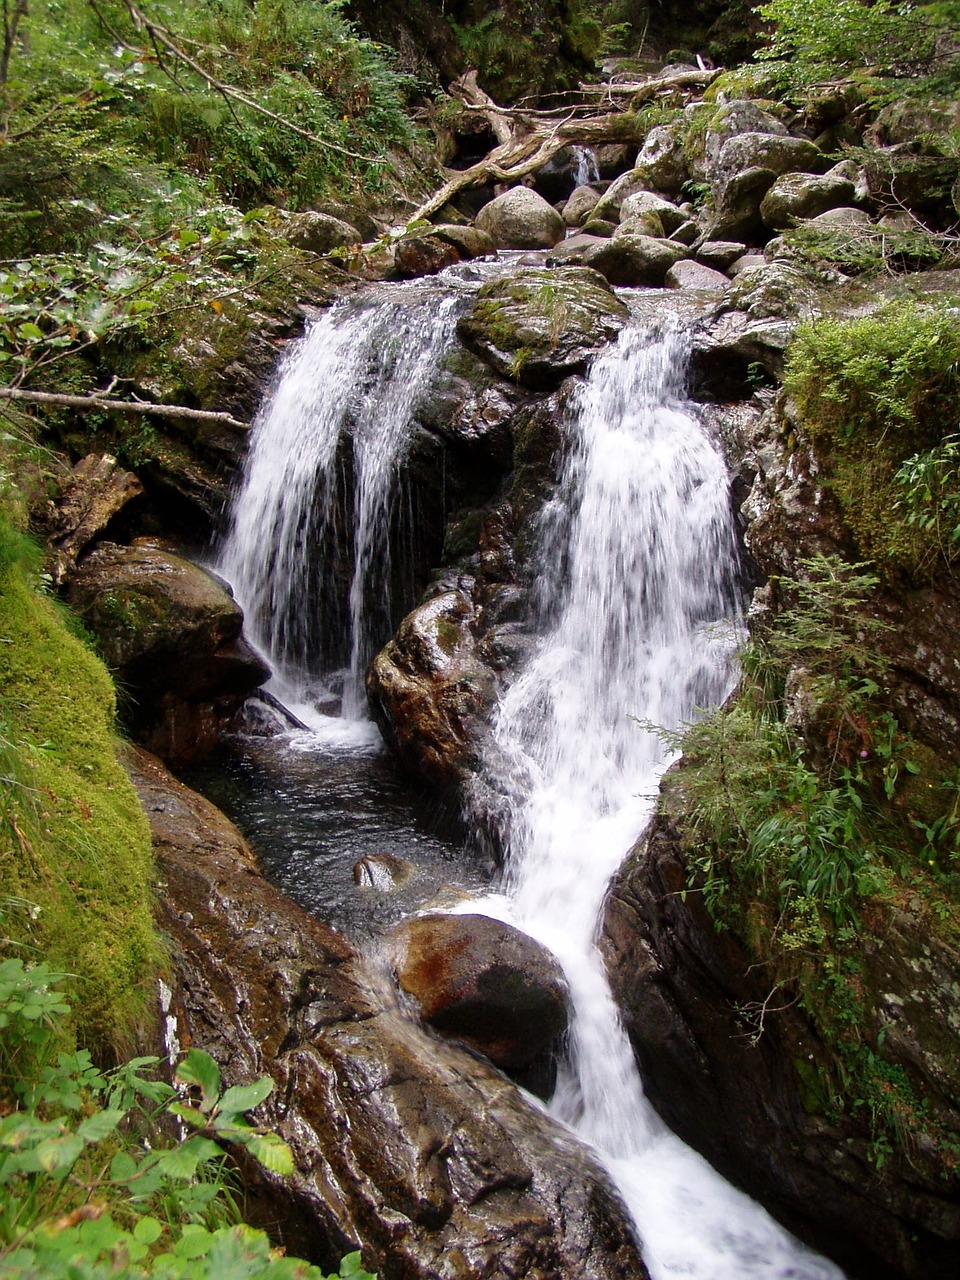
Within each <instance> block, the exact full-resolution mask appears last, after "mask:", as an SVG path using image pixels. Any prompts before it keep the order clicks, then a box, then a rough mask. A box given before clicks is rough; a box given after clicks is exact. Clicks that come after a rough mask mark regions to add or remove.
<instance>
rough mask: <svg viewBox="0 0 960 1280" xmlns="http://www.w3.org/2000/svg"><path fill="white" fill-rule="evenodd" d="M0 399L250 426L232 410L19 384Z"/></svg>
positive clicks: (1, 393) (0, 389) (4, 391)
mask: <svg viewBox="0 0 960 1280" xmlns="http://www.w3.org/2000/svg"><path fill="white" fill-rule="evenodd" d="M0 400H24V401H26V402H27V403H28V404H52V405H59V406H61V407H62V408H65V409H82V410H89V409H105V410H106V411H107V412H108V413H142V414H149V415H150V416H151V417H157V418H173V419H175V420H183V421H187V422H207V423H210V424H213V425H217V426H222V427H235V428H237V429H238V430H241V431H248V430H249V429H250V423H249V422H240V420H239V419H237V418H234V417H233V416H232V415H231V414H229V413H216V412H214V411H213V410H207V409H188V408H187V407H186V406H185V405H180V404H151V403H149V402H148V401H145V400H108V399H107V398H106V397H105V396H98V395H89V396H70V395H64V394H60V393H59V392H53V391H24V390H22V389H21V388H20V387H0Z"/></svg>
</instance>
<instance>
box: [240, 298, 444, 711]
mask: <svg viewBox="0 0 960 1280" xmlns="http://www.w3.org/2000/svg"><path fill="white" fill-rule="evenodd" d="M455 322H456V295H455V294H454V293H452V292H450V291H449V290H447V291H445V292H444V293H438V292H437V291H435V290H434V291H424V292H422V293H420V294H418V293H416V292H415V291H414V290H413V289H403V288H395V289H393V290H392V291H391V292H390V294H389V295H388V296H387V297H386V298H382V299H380V300H378V301H376V302H375V303H373V304H369V303H357V302H356V301H353V300H350V301H346V302H343V303H340V304H339V305H337V306H336V307H333V308H331V310H330V311H328V312H326V313H325V314H324V315H323V316H322V317H321V318H320V319H318V320H317V321H316V322H315V323H314V324H313V325H312V326H311V327H310V329H309V331H308V332H307V334H306V336H305V338H304V339H303V341H302V342H300V343H298V344H297V346H296V347H295V348H294V350H293V352H292V354H291V356H290V358H289V359H288V360H287V361H286V362H285V364H284V365H283V367H282V369H281V371H280V376H279V378H278V380H277V382H276V385H275V386H274V389H273V391H272V393H271V394H270V395H269V396H268V398H267V400H266V402H265V404H264V406H263V409H262V410H261V412H260V414H259V415H258V418H257V421H256V423H255V425H254V429H253V436H252V440H251V444H250V450H249V452H248V455H247V460H246V465H245V469H244V476H243V482H242V485H241V487H240V490H239V492H238V493H237V495H236V497H235V499H234V502H233V504H232V514H231V524H230V528H229V531H228V534H227V537H226V539H225V542H224V545H223V549H222V551H221V555H220V560H219V563H218V566H217V568H218V570H219V572H220V573H221V574H222V575H223V576H224V577H225V578H226V579H227V580H228V581H229V582H230V583H231V584H232V586H233V589H234V592H235V594H236V596H237V599H238V600H239V602H240V604H241V605H242V607H243V609H244V613H245V617H246V630H247V635H248V637H249V639H250V640H251V642H252V643H253V644H254V645H256V646H257V648H259V649H260V650H261V652H262V653H263V654H264V655H265V656H266V658H267V660H268V661H269V663H270V665H271V667H272V669H273V671H274V677H273V680H272V681H271V683H270V685H269V686H268V687H269V688H270V689H271V691H272V692H274V693H275V694H276V695H277V696H278V697H279V698H280V700H281V701H282V702H284V703H285V705H287V706H288V707H289V708H290V709H291V710H292V711H293V712H294V713H295V714H296V715H297V716H299V718H300V719H301V720H304V721H305V722H306V723H308V724H309V725H311V727H316V728H318V729H320V728H322V727H323V721H324V720H326V721H327V722H328V723H329V719H330V717H329V716H322V715H321V716H318V715H317V703H318V701H319V702H321V703H322V702H326V703H327V704H328V706H329V705H333V701H332V697H331V695H335V694H336V693H338V692H339V693H341V694H342V713H343V716H344V718H345V719H347V720H348V721H353V722H357V721H365V706H366V702H365V698H364V696H363V674H364V671H365V669H366V666H367V664H368V663H369V661H370V659H371V658H372V657H373V655H374V653H375V652H376V650H377V648H379V647H380V646H381V645H382V644H384V643H385V642H386V640H387V639H388V638H389V635H390V632H391V630H392V627H391V625H390V616H389V615H390V601H389V597H390V583H391V573H392V570H393V565H392V563H391V557H392V552H393V550H394V548H393V547H392V546H391V539H390V537H389V533H390V528H391V523H392V521H393V518H394V515H395V510H394V508H395V504H396V503H398V502H401V503H402V502H403V501H404V500H405V498H406V497H407V495H405V494H403V493H402V492H401V491H400V485H399V482H398V476H399V468H400V465H401V463H402V461H403V459H404V456H405V453H406V449H407V445H408V442H409V438H410V429H411V424H412V421H413V418H414V416H415V414H416V411H417V409H418V407H419V405H420V403H421V401H422V399H423V395H424V393H425V391H426V388H427V386H428V385H429V382H430V379H431V378H432V377H433V376H434V374H435V373H436V370H437V367H438V365H439V363H440V360H441V359H442V357H443V354H444V352H445V351H446V349H447V347H448V346H449V344H450V343H451V341H452V339H453V334H454V326H455ZM343 565H347V566H352V572H351V574H350V578H349V583H346V582H344V581H343V577H344V571H343V568H342V566H343ZM338 566H339V567H338ZM368 728H369V726H368ZM358 732H359V734H360V736H363V731H362V730H359V731H358Z"/></svg>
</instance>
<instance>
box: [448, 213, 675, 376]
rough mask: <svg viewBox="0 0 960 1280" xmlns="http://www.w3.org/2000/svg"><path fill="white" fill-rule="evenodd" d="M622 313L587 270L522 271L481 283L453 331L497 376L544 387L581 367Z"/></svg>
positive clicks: (610, 293) (612, 334)
mask: <svg viewBox="0 0 960 1280" xmlns="http://www.w3.org/2000/svg"><path fill="white" fill-rule="evenodd" d="M579 238H580V237H576V239H579ZM600 243H601V244H604V245H605V244H606V243H607V242H606V241H601V242H600ZM664 269H665V268H664ZM627 315H628V313H627V308H626V307H625V306H624V304H623V303H622V302H621V301H620V300H619V299H618V298H617V297H616V295H615V294H614V293H613V291H612V290H611V289H610V287H609V285H608V284H607V282H606V280H604V278H603V276H601V275H598V274H597V273H596V272H595V271H588V270H585V269H584V268H583V267H576V266H571V267H564V268H563V269H556V268H555V269H553V270H522V271H518V272H516V273H514V274H513V275H509V276H503V277H501V278H500V279H498V280H492V281H490V282H489V283H487V284H485V285H483V286H482V287H481V288H480V289H479V290H478V292H477V295H476V300H475V302H474V304H473V308H472V310H471V311H470V312H468V313H467V315H465V316H463V317H461V319H460V320H459V322H458V324H457V332H458V333H459V335H460V337H461V339H462V340H463V342H464V343H465V344H466V345H467V346H468V347H469V348H470V349H471V350H472V351H475V352H476V353H477V355H479V356H480V357H481V359H483V360H485V361H486V362H487V363H488V364H490V365H492V366H493V368H494V369H496V370H497V372H498V373H500V374H503V375H505V376H506V377H510V378H515V379H516V380H517V381H518V382H521V383H523V384H524V385H525V386H529V387H536V388H545V387H550V386H555V385H556V384H557V383H559V382H560V381H561V380H562V379H563V378H565V377H567V375H568V374H571V373H575V372H578V371H580V370H582V369H584V368H585V367H586V364H587V361H588V360H589V359H590V357H591V356H592V355H593V354H594V353H595V352H596V351H597V350H598V349H599V348H600V347H602V346H604V345H605V344H606V343H607V342H609V341H611V339H612V338H614V337H616V335H617V333H618V332H619V331H620V329H621V328H622V326H623V324H624V321H625V320H626V319H627Z"/></svg>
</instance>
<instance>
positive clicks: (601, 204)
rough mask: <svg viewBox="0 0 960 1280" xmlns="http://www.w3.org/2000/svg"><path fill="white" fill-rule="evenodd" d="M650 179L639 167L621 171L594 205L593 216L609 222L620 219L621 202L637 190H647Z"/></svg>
mask: <svg viewBox="0 0 960 1280" xmlns="http://www.w3.org/2000/svg"><path fill="white" fill-rule="evenodd" d="M649 190H650V179H649V178H648V177H647V174H646V171H645V170H641V169H631V170H630V171H629V173H623V174H621V175H620V177H619V178H616V179H615V180H614V181H613V182H612V183H611V184H610V186H609V187H608V189H607V190H606V191H605V192H604V194H603V195H602V196H601V198H600V200H598V202H597V204H596V205H595V206H594V210H593V215H592V216H593V217H594V218H603V219H605V220H607V221H610V222H619V221H620V210H621V208H622V207H623V202H624V200H626V198H627V197H628V196H632V195H636V193H637V192H638V191H649Z"/></svg>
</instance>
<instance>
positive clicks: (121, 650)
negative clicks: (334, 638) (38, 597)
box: [67, 538, 270, 763]
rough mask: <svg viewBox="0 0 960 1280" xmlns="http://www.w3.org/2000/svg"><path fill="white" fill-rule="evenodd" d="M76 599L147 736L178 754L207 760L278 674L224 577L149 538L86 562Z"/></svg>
mask: <svg viewBox="0 0 960 1280" xmlns="http://www.w3.org/2000/svg"><path fill="white" fill-rule="evenodd" d="M67 599H68V601H69V603H70V605H71V607H72V608H73V609H75V610H76V612H77V613H79V615H80V616H81V617H82V618H83V620H84V622H85V623H86V625H87V626H88V627H89V628H90V629H91V631H93V632H94V634H95V635H96V636H97V639H98V641H99V644H100V650H101V653H102V654H103V657H104V660H105V661H106V663H107V664H108V666H109V667H110V668H111V670H112V671H113V672H114V674H115V675H116V676H117V678H118V680H119V681H120V683H121V685H122V686H123V687H125V688H126V689H127V690H128V692H129V694H130V699H129V705H128V708H127V711H126V717H127V720H128V722H129V724H130V727H131V728H132V729H133V731H134V733H135V734H136V736H137V738H138V740H139V741H140V742H142V743H143V744H144V745H146V746H149V747H151V748H152V749H154V750H155V751H156V752H157V753H158V754H162V755H163V756H164V758H166V759H168V760H171V761H174V760H175V761H178V762H180V763H188V762H192V761H196V760H198V759H202V758H203V756H204V755H206V754H208V753H209V752H210V751H211V750H212V749H213V747H214V746H215V744H216V742H217V739H218V736H219V733H220V731H221V730H222V727H223V724H224V722H225V721H226V720H228V719H229V717H230V716H231V715H232V714H234V713H235V712H236V711H237V710H238V709H239V707H240V704H241V703H242V702H243V700H244V698H245V697H246V696H247V695H248V694H250V693H251V692H252V691H253V690H254V689H255V688H257V687H258V686H259V685H261V684H263V683H264V681H265V680H266V679H267V678H268V677H269V675H270V672H269V669H268V668H267V667H266V665H265V664H264V663H263V661H262V660H261V659H260V658H259V657H258V656H257V655H256V654H254V653H253V651H252V650H251V649H250V648H249V647H248V645H247V644H246V642H245V641H244V639H243V637H242V635H241V630H242V626H243V613H242V611H241V609H240V606H239V605H238V604H237V602H236V601H235V600H234V598H233V596H232V595H231V594H230V592H229V590H228V589H227V587H226V586H225V585H224V583H223V582H221V580H220V579H219V578H216V577H214V576H213V574H210V573H207V572H206V570H204V569H201V568H200V567H199V566H198V565H195V564H192V563H191V562H190V561H189V560H185V559H183V558H182V557H181V556H177V555H174V554H173V553H172V552H170V551H167V550H166V549H165V548H163V547H162V546H160V545H158V544H157V543H155V542H152V541H150V540H149V539H146V538H138V539H137V540H136V541H135V542H134V543H133V544H132V545H131V546H119V545H117V544H116V543H112V542H103V543H100V545H99V546H98V547H96V549H95V550H94V551H92V552H90V554H88V555H87V556H86V557H85V558H84V559H83V560H82V561H81V562H80V563H79V564H78V566H77V568H76V570H75V572H74V574H73V576H72V577H71V579H70V582H69V586H68V591H67Z"/></svg>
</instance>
